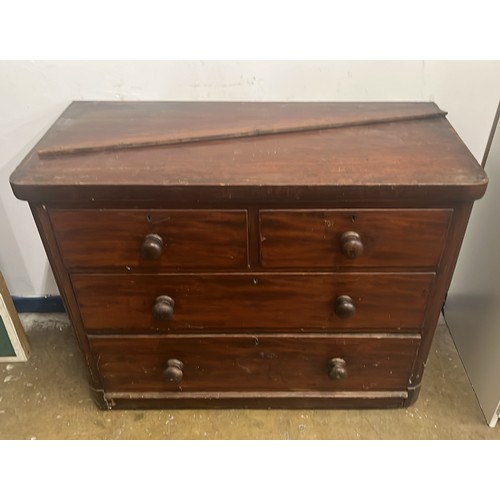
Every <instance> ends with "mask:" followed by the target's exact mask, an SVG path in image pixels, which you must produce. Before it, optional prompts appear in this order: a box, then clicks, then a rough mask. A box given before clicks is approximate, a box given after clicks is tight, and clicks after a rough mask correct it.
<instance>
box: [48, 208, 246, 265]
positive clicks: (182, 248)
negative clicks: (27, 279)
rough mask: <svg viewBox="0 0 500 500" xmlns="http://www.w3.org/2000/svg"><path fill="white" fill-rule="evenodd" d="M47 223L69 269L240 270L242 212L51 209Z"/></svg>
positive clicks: (243, 242) (243, 261) (242, 261)
mask: <svg viewBox="0 0 500 500" xmlns="http://www.w3.org/2000/svg"><path fill="white" fill-rule="evenodd" d="M50 219H51V223H52V227H53V229H54V233H55V235H56V238H57V242H58V245H59V250H60V251H61V255H62V258H63V261H64V264H65V266H66V267H68V268H69V269H75V268H81V269H91V268H112V269H117V270H123V271H125V270H137V269H145V270H149V271H152V270H154V271H161V270H162V269H164V270H172V269H184V268H186V269H212V268H221V269H225V268H230V269H236V268H245V267H246V266H247V213H246V211H245V210H139V209H136V210H56V209H52V210H51V211H50Z"/></svg>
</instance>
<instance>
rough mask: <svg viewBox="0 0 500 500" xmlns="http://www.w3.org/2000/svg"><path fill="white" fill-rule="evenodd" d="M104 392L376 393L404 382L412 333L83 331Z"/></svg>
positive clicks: (408, 369)
mask: <svg viewBox="0 0 500 500" xmlns="http://www.w3.org/2000/svg"><path fill="white" fill-rule="evenodd" d="M89 341H90V344H91V346H92V349H93V352H94V355H95V357H96V359H97V367H98V371H99V374H100V377H101V379H102V383H103V387H104V390H105V391H117V392H120V391H123V392H130V391H131V392H135V391H142V392H154V391H159V392H163V391H176V392H177V391H280V390H286V391H371V390H372V391H376V390H398V389H399V390H401V389H406V388H407V386H408V379H409V377H410V373H411V369H412V365H413V359H414V356H415V353H416V350H417V348H418V345H419V341H420V339H419V337H418V336H417V335H414V336H394V335H385V336H384V335H381V336H378V337H375V336H368V335H364V336H363V335H358V336H321V335H311V336H307V337H300V336H293V335H286V336H285V335H283V336H260V337H250V336H243V335H242V336H206V337H179V336H176V337H175V338H172V337H169V338H167V337H160V336H153V337H148V338H141V337H113V336H91V337H90V339H89Z"/></svg>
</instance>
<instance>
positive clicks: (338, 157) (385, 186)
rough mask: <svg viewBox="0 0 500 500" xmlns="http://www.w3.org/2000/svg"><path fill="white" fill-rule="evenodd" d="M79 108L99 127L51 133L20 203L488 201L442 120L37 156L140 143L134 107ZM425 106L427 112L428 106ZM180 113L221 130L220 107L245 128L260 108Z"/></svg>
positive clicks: (21, 178)
mask: <svg viewBox="0 0 500 500" xmlns="http://www.w3.org/2000/svg"><path fill="white" fill-rule="evenodd" d="M81 106H82V107H86V106H87V107H89V108H92V109H93V110H94V113H95V118H94V119H93V120H94V121H93V122H92V123H94V122H98V123H94V126H93V127H88V128H87V127H86V126H84V125H82V128H81V130H80V129H79V128H78V126H77V125H75V127H76V128H75V127H70V128H69V129H68V130H69V132H67V133H65V134H66V135H65V137H66V138H65V139H64V141H63V139H62V138H60V137H59V135H58V134H59V132H58V130H59V128H62V129H65V127H66V125H65V124H67V122H68V118H65V117H62V118H61V123H60V124H59V125H58V124H57V123H56V124H55V125H54V129H52V130H51V131H50V132H49V133H48V134H47V136H46V138H45V139H42V142H41V143H40V144H39V145H38V146H36V148H35V150H33V151H32V152H31V153H30V154H29V155H28V156H27V157H26V159H25V160H24V161H23V162H22V163H21V165H20V166H19V167H18V168H17V169H16V171H15V172H14V174H13V175H12V176H11V179H10V181H11V185H12V188H13V190H14V192H15V194H16V196H18V197H20V198H24V199H30V200H31V201H35V200H40V201H42V200H43V202H46V201H47V200H52V201H53V202H55V201H66V202H68V201H70V202H76V201H87V202H97V201H104V200H109V199H120V198H125V199H127V200H130V201H135V200H144V199H148V200H150V201H161V200H165V199H170V200H172V201H173V200H175V201H185V200H191V201H193V202H196V200H199V199H200V198H202V199H204V200H205V201H219V202H222V201H224V202H227V201H232V202H236V201H240V202H241V201H249V200H253V201H261V200H266V199H267V200H269V199H273V200H274V201H275V202H276V201H292V200H295V201H298V200H303V201H315V200H318V199H321V200H330V201H332V200H344V201H345V200H349V199H350V200H365V201H366V200H372V201H375V200H381V199H384V200H386V201H387V200H400V201H401V200H408V199H411V200H413V201H416V200H422V199H426V200H427V201H428V200H429V196H432V197H433V198H434V199H436V200H450V199H452V198H454V199H457V198H458V197H460V198H462V199H471V198H477V197H480V196H481V195H482V194H483V193H484V190H485V188H486V183H487V178H486V175H485V173H484V171H483V169H481V167H480V165H479V164H478V163H477V161H476V160H475V158H474V157H473V156H472V155H471V153H470V152H469V150H468V149H467V148H466V146H465V145H464V144H463V142H462V141H461V140H460V138H459V137H458V136H457V134H456V133H455V132H454V130H453V129H452V128H451V126H450V125H449V123H448V122H447V120H446V119H445V118H444V117H442V116H438V117H435V118H429V119H421V120H416V121H408V122H398V123H384V124H378V125H370V126H364V127H347V128H341V129H333V130H323V131H319V132H305V133H297V134H283V135H279V136H262V137H250V138H243V139H236V140H231V141H214V142H206V143H194V144H181V145H175V146H165V147H150V148H140V149H125V150H118V151H109V152H105V151H103V152H99V153H95V154H84V155H78V156H75V157H74V156H61V157H54V158H40V157H38V154H37V153H36V151H37V150H38V149H39V148H40V147H41V146H42V145H45V146H48V145H50V144H57V143H58V141H59V140H60V141H61V142H65V143H71V142H73V141H77V142H79V143H80V142H82V141H83V142H85V141H89V143H95V142H96V141H98V138H99V137H100V136H101V135H102V136H103V137H105V136H109V135H110V134H111V135H112V136H113V137H122V136H127V137H128V136H133V137H136V136H137V137H140V136H141V130H142V128H141V126H142V122H141V120H140V119H139V118H138V119H137V122H136V123H134V121H131V120H128V121H127V120H120V119H119V117H120V116H121V114H122V113H125V111H120V110H122V109H126V108H127V106H124V107H121V106H114V107H113V109H114V110H115V112H116V113H115V114H113V113H111V112H110V111H109V108H107V107H106V106H103V108H102V111H99V107H98V106H96V105H95V104H88V105H85V104H82V105H81ZM158 106H159V107H160V108H161V105H158ZM218 106H219V107H218ZM282 106H283V108H284V109H289V111H286V113H290V114H293V115H294V114H297V111H293V110H294V109H295V108H294V105H293V104H287V105H282ZM324 106H325V109H328V111H327V113H328V115H329V116H330V115H331V114H332V113H333V115H335V113H336V111H335V110H336V109H340V108H338V105H337V103H334V104H331V105H330V106H328V105H327V104H325V105H324ZM420 106H421V107H422V108H423V109H424V108H425V109H428V106H429V105H428V104H425V103H423V104H421V105H420ZM139 107H140V106H139ZM177 107H178V108H179V109H183V111H179V113H181V114H183V116H184V118H185V122H186V123H188V122H189V123H197V122H198V120H204V123H205V124H206V126H207V127H209V126H213V127H216V126H217V124H216V122H215V123H212V122H210V117H211V118H213V117H214V116H215V115H217V114H218V112H217V110H218V109H220V110H221V115H222V116H224V113H225V111H224V110H228V109H231V111H227V113H229V114H231V115H232V116H235V117H237V120H238V121H240V122H241V121H244V120H247V119H248V120H251V117H252V116H253V111H252V110H254V105H251V104H248V105H245V106H244V108H242V107H241V106H238V105H236V104H234V107H231V105H229V104H221V103H219V104H217V105H215V104H214V105H213V106H212V108H211V113H208V117H209V118H207V115H206V114H204V108H203V106H202V105H200V106H196V105H193V103H191V104H189V105H188V104H186V105H185V106H184V108H183V105H182V104H181V103H179V104H178V105H177ZM400 107H401V105H400V104H397V103H396V104H391V103H385V104H384V105H383V106H380V105H379V106H378V108H377V109H379V111H377V113H378V112H380V113H381V114H384V113H392V114H393V113H397V112H398V109H400ZM418 107H419V105H418V104H413V105H412V109H417V108H418ZM144 109H145V111H144V113H146V114H147V112H148V111H147V110H146V108H144ZM148 109H154V106H153V107H151V106H149V108H148ZM241 109H244V113H241ZM273 109H274V108H273V106H272V105H269V108H268V111H266V113H269V114H270V116H272V113H273ZM321 109H322V107H321V105H320V104H318V106H316V107H315V106H311V108H310V111H309V113H310V114H308V115H307V116H301V119H302V118H303V119H304V120H305V121H307V119H308V118H311V119H315V118H314V116H316V115H318V116H319V115H321V113H323V112H322V111H321ZM342 109H344V110H345V113H348V114H350V115H351V116H352V117H358V118H359V116H364V112H363V105H362V104H360V103H354V104H353V103H350V104H348V105H347V104H346V105H345V106H344V107H343V108H342ZM255 112H256V111H255ZM130 113H132V111H130ZM151 113H153V114H154V111H151ZM284 113H285V111H284ZM339 113H341V114H344V111H342V112H340V111H339ZM125 114H126V113H125ZM339 116H340V115H339ZM329 119H330V118H329ZM221 120H223V118H221ZM115 122H117V123H118V125H117V126H116V127H115V126H114V125H115ZM131 123H132V124H133V125H130V124H131ZM179 126H180V127H181V128H182V125H179ZM186 126H188V125H186ZM130 127H131V128H130ZM71 130H72V132H71ZM103 130H104V131H106V132H102V131H103ZM146 130H147V129H146ZM96 131H101V133H96ZM61 133H62V132H61ZM147 133H149V132H147ZM137 137H136V138H137ZM106 140H107V139H106ZM201 193H203V194H201Z"/></svg>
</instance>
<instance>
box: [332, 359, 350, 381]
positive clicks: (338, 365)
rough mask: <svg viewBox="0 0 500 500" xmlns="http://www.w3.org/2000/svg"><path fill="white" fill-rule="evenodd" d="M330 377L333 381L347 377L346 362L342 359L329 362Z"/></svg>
mask: <svg viewBox="0 0 500 500" xmlns="http://www.w3.org/2000/svg"><path fill="white" fill-rule="evenodd" d="M328 376H329V377H330V378H331V379H332V380H342V379H343V378H346V377H347V368H346V362H345V360H343V359H342V358H332V359H331V360H330V361H329V362H328Z"/></svg>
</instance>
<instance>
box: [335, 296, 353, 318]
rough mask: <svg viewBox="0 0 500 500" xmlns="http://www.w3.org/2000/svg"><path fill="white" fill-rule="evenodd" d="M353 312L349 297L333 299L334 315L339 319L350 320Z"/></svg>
mask: <svg viewBox="0 0 500 500" xmlns="http://www.w3.org/2000/svg"><path fill="white" fill-rule="evenodd" d="M355 312H356V307H355V306H354V303H353V301H352V299H351V297H349V295H339V296H338V297H337V298H336V299H335V314H336V315H337V316H338V317H339V318H342V319H345V318H350V317H351V316H352V315H353V314H354V313H355Z"/></svg>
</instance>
